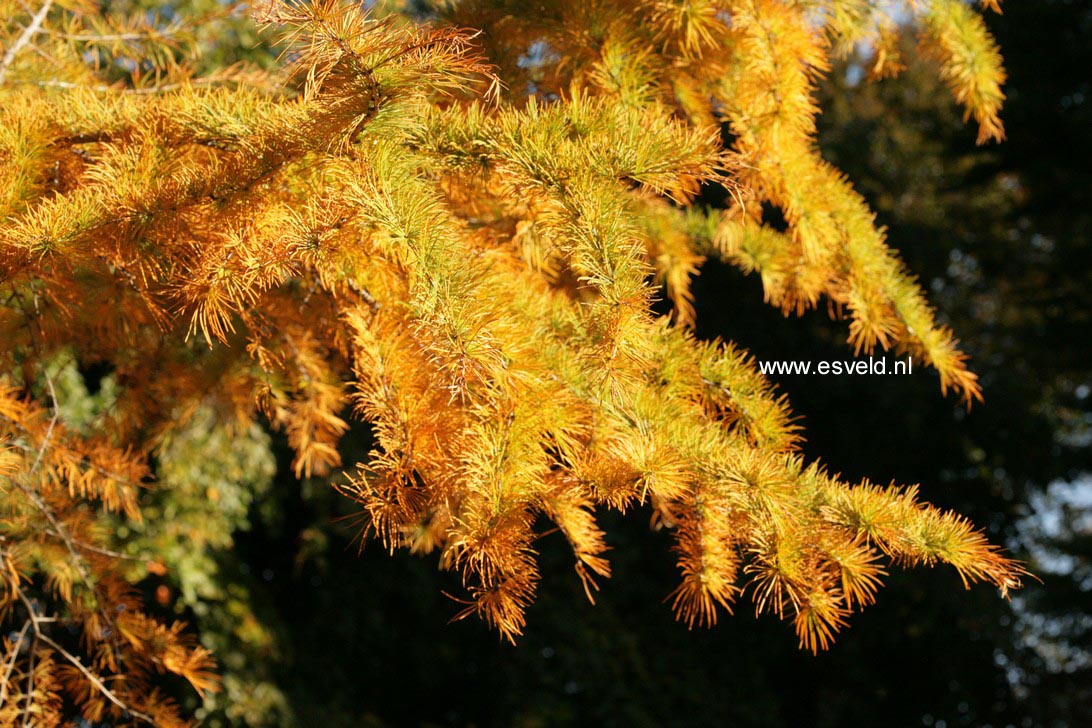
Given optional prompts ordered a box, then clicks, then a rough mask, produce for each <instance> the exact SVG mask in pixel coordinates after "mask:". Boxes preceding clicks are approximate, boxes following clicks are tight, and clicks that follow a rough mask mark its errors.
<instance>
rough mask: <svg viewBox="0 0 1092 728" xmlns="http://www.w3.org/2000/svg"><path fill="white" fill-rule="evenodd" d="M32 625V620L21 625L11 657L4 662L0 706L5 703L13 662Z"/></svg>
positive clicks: (13, 668)
mask: <svg viewBox="0 0 1092 728" xmlns="http://www.w3.org/2000/svg"><path fill="white" fill-rule="evenodd" d="M32 624H33V620H31V619H28V620H27V621H26V622H24V623H23V628H22V629H21V630H19V636H18V637H17V638H16V639H15V642H14V643H13V644H12V646H11V655H10V656H9V657H8V659H6V660H5V661H4V676H3V677H2V678H0V705H3V704H4V703H5V702H7V699H8V680H10V679H11V673H12V672H13V671H14V670H15V661H16V660H17V659H18V657H19V650H21V649H23V640H25V639H26V637H27V630H28V629H30V627H31V625H32Z"/></svg>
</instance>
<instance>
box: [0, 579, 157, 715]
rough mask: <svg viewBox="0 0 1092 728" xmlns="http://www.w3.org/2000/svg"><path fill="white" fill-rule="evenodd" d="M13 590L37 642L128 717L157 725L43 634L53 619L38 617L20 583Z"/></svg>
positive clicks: (30, 691) (32, 655)
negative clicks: (70, 666)
mask: <svg viewBox="0 0 1092 728" xmlns="http://www.w3.org/2000/svg"><path fill="white" fill-rule="evenodd" d="M11 588H12V591H14V592H15V595H16V596H17V597H19V601H21V602H22V603H23V606H24V607H25V608H26V610H27V613H28V614H29V615H30V626H31V628H32V629H33V630H34V639H35V642H38V641H41V642H44V643H45V644H47V645H49V646H50V647H51V648H53V649H54V650H55V651H56V652H57V653H59V654H60V655H61V657H63V658H64V659H66V660H68V662H69V663H70V664H71V665H72V666H73V667H75V668H76V669H77V670H79V671H80V672H81V673H83V676H84V677H85V678H87V681H88V682H89V683H91V684H92V685H93V686H94V687H95V689H97V690H98V691H99V692H100V693H102V694H103V697H105V698H106V699H107V700H109V701H110V702H111V703H113V704H114V705H116V706H117V707H118V708H120V709H121V710H123V711H125V712H126V713H127V714H128V715H130V716H132V717H134V718H139V719H141V720H143V721H145V722H147V723H151V724H153V725H154V724H155V719H154V718H152V716H150V715H148V714H147V713H142V712H141V711H139V710H134V709H133V708H130V707H129V706H128V705H126V704H125V702H124V701H122V699H121V698H119V697H118V696H117V695H115V694H114V692H113V691H112V690H110V688H108V687H107V686H106V683H104V682H103V681H102V678H100V677H99V676H98V675H96V674H95V673H94V672H92V671H91V669H90V668H88V667H87V666H86V665H84V664H83V661H82V660H80V658H79V657H77V656H76V655H73V654H72V653H71V652H69V651H68V650H66V649H65V648H64V647H62V646H61V645H60V644H58V643H57V642H56V641H54V640H53V639H52V638H51V637H50V636H49V635H47V634H45V633H44V632H42V628H41V626H40V625H41V623H43V622H47V621H52V619H51V618H47V617H40V616H39V615H38V611H37V610H36V609H35V608H34V604H33V603H32V602H31V601H30V599H28V598H27V595H26V594H25V593H23V590H22V589H20V588H19V585H18V583H16V582H15V581H14V580H13V581H12V582H11ZM24 629H25V627H24ZM33 653H34V650H33V649H32V650H31V659H32V660H33V658H34V654H33ZM33 677H34V670H33V668H32V669H31V670H30V679H31V680H33ZM30 685H31V689H30V690H29V691H28V696H27V700H28V701H29V700H30V699H31V697H30V694H29V693H32V692H33V682H31V683H30ZM23 717H24V720H23V724H24V725H27V721H28V720H29V718H30V714H29V711H28V712H27V713H26V714H25V715H24V716H23Z"/></svg>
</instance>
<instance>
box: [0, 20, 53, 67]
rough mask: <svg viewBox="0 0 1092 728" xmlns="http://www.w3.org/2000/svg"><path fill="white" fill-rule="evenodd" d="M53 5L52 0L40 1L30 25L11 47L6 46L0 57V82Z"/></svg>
mask: <svg viewBox="0 0 1092 728" xmlns="http://www.w3.org/2000/svg"><path fill="white" fill-rule="evenodd" d="M52 7H53V0H45V2H44V3H42V7H40V8H38V12H37V13H35V14H34V17H33V18H31V21H30V25H28V26H27V27H26V28H24V29H23V32H22V33H21V34H20V35H19V37H18V38H16V39H15V42H14V43H12V44H11V48H8V52H7V53H5V54H4V58H3V59H0V83H3V82H4V77H5V76H7V74H8V69H9V68H11V64H12V63H14V62H15V56H16V55H18V54H19V51H21V50H23V47H24V46H26V44H27V43H29V42H30V39H31V38H33V37H34V34H35V33H37V32H38V30H39V29H41V27H42V23H44V22H45V19H46V15H47V14H49V10H50V8H52Z"/></svg>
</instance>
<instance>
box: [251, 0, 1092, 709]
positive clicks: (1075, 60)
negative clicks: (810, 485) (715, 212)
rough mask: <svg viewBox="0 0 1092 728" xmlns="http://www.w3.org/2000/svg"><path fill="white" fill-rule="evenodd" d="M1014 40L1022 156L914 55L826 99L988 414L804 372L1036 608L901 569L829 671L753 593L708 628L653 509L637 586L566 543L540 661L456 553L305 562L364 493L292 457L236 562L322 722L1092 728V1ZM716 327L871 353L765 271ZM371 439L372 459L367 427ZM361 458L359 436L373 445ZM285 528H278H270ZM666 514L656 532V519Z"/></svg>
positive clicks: (550, 556)
mask: <svg viewBox="0 0 1092 728" xmlns="http://www.w3.org/2000/svg"><path fill="white" fill-rule="evenodd" d="M1004 10H1005V14H1004V15H1003V16H1000V17H996V16H991V17H990V19H989V22H990V24H991V26H992V28H993V30H994V32H995V34H996V36H997V38H998V40H999V42H1000V44H1001V46H1002V48H1003V52H1004V55H1005V59H1006V66H1007V68H1008V70H1009V73H1010V82H1009V84H1008V85H1007V88H1006V91H1007V94H1008V96H1009V101H1008V104H1007V106H1006V110H1005V114H1004V117H1005V121H1006V127H1007V131H1008V140H1007V141H1006V142H1005V143H1004V144H1002V145H992V146H988V147H982V148H978V147H975V146H974V129H972V128H969V127H967V126H965V125H964V124H963V122H962V119H961V114H960V112H959V111H958V109H956V108H955V107H954V105H953V104H952V103H951V102H950V101H949V99H948V95H947V93H946V91H945V89H944V88H943V87H942V86H941V85H940V84H939V83H938V82H937V81H936V80H935V71H934V70H933V69H929V68H926V67H922V66H918V65H914V64H911V67H910V68H909V69H908V70H907V72H906V73H905V74H904V75H903V76H902V77H900V78H899V79H897V80H888V81H884V82H882V83H878V84H875V83H860V82H859V80H860V76H861V73H860V68H858V67H856V66H855V65H854V64H853V62H852V61H850V62H847V64H846V65H845V66H843V67H840V68H838V69H836V71H835V72H834V73H832V75H831V78H832V81H831V82H830V84H829V86H828V87H827V88H826V89H825V90H824V95H825V101H824V109H825V114H824V116H823V117H822V131H821V143H822V145H823V147H824V150H825V153H826V156H827V158H828V159H830V160H831V161H832V162H833V163H834V164H835V165H837V166H838V167H840V168H841V169H842V170H843V171H845V172H846V173H847V174H848V175H849V177H850V178H851V179H852V180H854V182H855V183H856V185H857V188H858V189H859V190H860V191H861V192H862V193H863V194H864V195H865V196H866V197H867V198H868V200H869V202H870V204H871V205H872V206H873V209H874V210H876V211H877V213H878V216H879V220H880V223H881V224H883V225H886V226H887V227H888V228H889V239H890V243H891V244H892V245H893V246H894V247H895V248H897V249H898V250H899V251H900V253H901V255H902V258H903V260H904V261H905V262H906V264H907V265H908V267H909V268H910V269H911V270H912V271H914V272H915V273H916V274H917V275H918V276H919V277H920V280H921V283H922V285H923V286H924V287H925V288H926V290H927V291H928V293H929V295H930V297H931V300H932V301H933V303H934V305H935V306H936V307H937V309H938V311H939V312H940V315H941V318H942V319H943V320H945V321H947V322H948V323H950V325H951V326H952V328H953V329H954V330H955V331H956V332H957V334H958V335H959V336H960V338H961V339H962V340H963V342H964V347H965V350H966V351H968V352H969V353H970V354H971V355H972V357H973V360H972V361H973V366H974V369H975V370H976V371H977V372H978V373H979V374H980V376H981V378H982V383H983V385H984V390H985V397H986V402H985V404H984V405H979V406H976V407H974V408H973V409H972V410H971V411H970V412H969V413H968V412H967V411H966V410H965V409H964V408H963V407H962V406H961V405H960V404H959V403H958V402H957V401H956V400H955V399H954V398H952V397H948V398H942V397H941V396H940V394H939V391H938V390H939V388H938V382H937V379H936V377H935V375H934V374H933V373H932V372H931V371H929V370H927V369H925V368H924V367H915V370H914V374H913V375H912V376H896V377H892V376H888V377H860V376H857V377H817V376H812V377H781V378H777V380H778V383H779V384H780V385H781V387H782V389H783V390H784V391H785V392H787V393H788V395H789V397H790V400H791V402H792V404H793V408H794V410H795V412H796V413H797V414H799V415H801V416H802V418H803V424H804V426H805V432H806V435H807V438H808V439H807V444H806V446H805V452H806V454H807V455H808V456H809V457H818V458H821V459H822V460H823V461H824V462H825V463H826V464H827V465H828V466H829V468H830V469H831V470H833V471H834V472H840V473H842V474H843V475H844V476H846V477H847V478H849V479H851V480H854V479H859V478H862V477H865V476H868V477H870V478H872V479H874V480H879V481H881V482H882V481H885V480H886V479H892V480H894V481H897V482H900V483H921V484H922V487H923V495H924V496H925V498H927V499H928V500H930V501H932V502H934V503H937V504H938V505H942V506H946V507H952V508H955V509H958V510H959V511H960V512H962V513H964V514H966V515H968V516H969V517H971V518H972V519H973V520H974V521H975V522H976V523H977V524H979V525H981V526H983V527H985V528H987V530H988V531H989V532H990V535H991V538H992V539H993V540H994V541H996V542H1001V543H1005V544H1006V545H1008V546H1009V547H1010V548H1012V549H1013V550H1014V551H1015V552H1016V553H1017V555H1018V556H1020V557H1021V558H1024V559H1028V560H1029V568H1030V569H1031V570H1032V571H1033V572H1034V573H1035V574H1036V575H1037V576H1038V577H1039V578H1040V579H1041V580H1042V581H1041V583H1040V582H1036V581H1031V582H1030V583H1029V584H1028V585H1027V588H1026V589H1025V590H1024V591H1022V592H1021V593H1020V594H1019V595H1018V596H1017V597H1016V599H1014V600H1013V602H1011V603H1009V602H1005V601H1004V600H1002V599H1000V598H999V596H998V594H997V593H996V591H995V590H994V589H992V588H989V587H985V586H978V587H975V588H972V589H971V590H969V591H966V590H964V588H963V585H962V583H961V582H960V580H959V578H958V576H957V575H956V574H955V573H954V571H952V570H945V569H936V570H932V569H917V570H913V571H910V572H903V571H901V570H899V571H894V573H892V574H891V576H890V578H889V579H888V581H887V586H886V588H885V589H883V590H882V591H881V592H880V595H879V600H878V603H877V604H876V605H875V606H874V607H872V608H870V609H867V610H866V611H865V612H864V613H862V614H860V615H857V616H855V617H854V618H853V620H852V623H851V627H850V628H849V629H848V630H847V631H845V632H844V633H843V634H842V635H841V636H840V639H839V640H838V641H837V643H836V644H835V646H834V647H833V649H831V650H830V651H829V652H827V653H824V654H820V655H818V656H812V655H810V654H808V653H806V652H803V651H801V650H800V649H798V648H797V644H796V638H795V636H794V635H793V633H792V630H791V626H790V625H786V624H782V623H780V622H778V621H777V620H774V619H769V618H764V619H757V620H756V619H755V618H754V617H753V615H752V613H751V610H750V608H749V604H748V602H747V601H746V600H743V601H741V602H740V604H739V605H738V610H737V612H738V613H737V614H736V615H734V616H732V617H727V618H725V619H723V620H722V622H721V623H720V624H719V625H718V626H717V627H716V628H714V629H711V630H694V631H689V630H687V628H686V627H685V625H682V624H679V623H677V622H675V621H674V619H673V618H672V616H671V611H670V608H669V607H668V605H666V604H664V603H663V599H664V597H665V595H666V594H667V592H668V591H669V590H670V589H671V587H672V585H673V584H674V583H675V579H676V575H675V572H674V565H673V559H672V556H671V554H670V551H669V543H668V539H667V537H666V536H665V535H664V534H662V533H655V532H652V531H650V530H649V529H648V527H647V526H648V524H647V520H646V519H645V518H644V516H643V515H642V514H641V513H637V514H631V516H630V517H628V518H625V519H622V518H617V517H612V516H610V515H606V516H604V517H603V521H602V522H603V525H604V526H605V528H606V530H607V531H608V535H609V539H610V543H611V546H612V547H613V548H614V551H613V552H612V553H611V560H612V565H613V570H614V576H613V578H612V579H610V580H609V581H608V582H606V583H605V584H604V585H603V589H602V591H601V592H600V593H599V595H598V598H597V602H598V603H597V604H596V605H594V606H593V605H590V604H589V603H588V602H587V600H586V598H585V597H584V595H583V591H582V588H581V586H580V583H579V580H578V579H577V578H576V576H575V574H574V573H573V572H572V566H571V555H570V554H568V553H567V551H566V548H565V547H564V543H563V540H562V539H561V538H560V537H559V536H557V535H556V534H555V535H553V536H547V537H545V538H543V539H542V541H541V544H540V545H541V550H542V569H543V572H544V574H545V578H544V580H543V582H542V585H541V589H540V594H539V597H538V600H537V602H536V603H535V604H534V606H533V607H532V608H531V609H530V610H529V613H528V628H527V630H526V634H525V636H524V637H523V639H522V640H521V641H520V643H519V645H518V646H515V647H513V646H511V645H509V644H507V643H504V642H501V641H500V640H499V638H498V637H497V635H496V634H495V633H492V632H490V631H488V630H487V629H486V627H485V626H483V625H482V624H480V623H478V622H477V621H474V620H467V621H464V622H458V623H454V624H448V620H449V619H450V618H451V616H452V615H453V614H454V613H455V612H457V611H458V605H456V604H455V603H454V602H452V601H451V600H450V599H448V598H447V597H445V596H444V595H443V593H442V592H443V591H445V590H446V591H457V587H458V585H457V583H456V582H455V577H453V576H451V575H448V574H443V573H439V572H438V571H437V570H436V566H435V561H434V560H433V559H419V558H415V557H412V556H409V555H407V554H404V553H398V554H395V555H394V556H393V557H391V556H389V555H388V554H387V553H386V552H385V551H384V550H383V549H382V548H381V547H380V546H379V545H378V544H374V545H370V546H368V547H367V548H366V549H365V550H364V551H363V553H362V554H359V555H358V544H357V543H354V542H353V537H354V536H355V535H356V529H354V527H353V525H352V524H351V522H339V525H337V526H335V529H334V530H335V535H334V536H333V537H331V538H330V540H329V541H328V542H326V543H325V544H324V545H323V547H322V548H317V549H311V550H309V551H307V553H309V554H311V556H309V557H308V558H305V559H303V560H300V552H301V544H303V542H304V541H305V540H306V537H307V534H310V533H312V532H313V531H312V529H313V528H314V527H315V526H316V524H317V525H318V526H319V527H322V528H325V529H326V530H327V531H328V530H329V528H328V525H327V524H329V522H330V521H331V520H332V519H334V518H336V517H337V516H339V515H340V514H341V510H340V509H341V508H342V501H341V500H339V499H338V496H336V495H334V494H332V493H331V492H330V491H329V489H328V487H326V486H321V487H320V486H319V485H317V484H315V483H303V484H300V483H297V482H296V481H295V480H294V479H293V478H292V477H291V476H290V475H289V474H288V473H289V469H288V467H287V463H288V460H289V459H290V455H289V454H288V452H287V449H286V448H285V447H284V445H283V443H279V450H280V452H281V455H282V457H281V462H280V463H279V466H280V467H279V472H280V473H281V474H282V475H279V476H278V480H277V483H276V486H275V487H274V488H273V489H272V490H271V493H273V494H276V495H275V496H270V497H273V498H275V499H277V500H276V503H275V505H276V506H277V507H276V508H273V509H271V508H270V504H269V503H265V504H263V506H262V512H261V513H259V512H258V511H257V510H255V513H254V515H253V517H252V519H251V521H252V522H253V524H254V525H253V527H252V529H251V530H250V531H249V532H248V533H246V534H241V535H239V537H238V538H237V547H236V551H235V552H234V554H233V558H236V559H240V562H241V564H242V566H241V568H242V570H243V571H244V572H246V573H247V574H250V575H251V577H252V583H253V584H254V585H255V588H256V589H258V587H259V586H260V590H259V591H260V592H261V593H260V595H259V597H258V598H257V601H258V602H260V605H259V606H260V609H261V611H262V613H263V615H264V618H265V619H267V620H268V621H269V623H270V624H275V625H278V627H277V630H278V634H279V636H280V642H281V643H282V647H281V648H280V649H279V650H278V652H277V654H276V655H275V656H273V657H270V659H269V661H268V664H266V665H265V666H263V668H262V669H263V671H264V672H266V673H267V674H268V676H269V679H270V680H272V681H273V682H275V683H276V684H277V685H278V686H279V687H280V689H281V690H283V691H284V694H285V695H286V696H287V698H288V706H287V707H286V708H285V712H284V718H283V720H285V721H286V722H287V721H288V720H289V715H291V716H294V720H295V721H296V722H298V723H299V724H301V725H307V726H310V725H314V726H329V727H330V728H334V727H335V726H359V725H372V724H374V725H395V726H401V725H422V726H423V725H478V726H494V725H496V726H508V725H520V726H539V725H542V726H555V725H603V726H631V725H634V726H641V725H673V726H685V725H695V726H697V725H740V726H811V725H816V726H842V725H886V726H936V728H944V727H945V726H957V725H960V726H962V725H967V726H983V725H993V726H1004V725H1018V726H1024V725H1027V726H1032V725H1034V726H1039V725H1042V726H1083V725H1092V655H1090V647H1089V645H1090V644H1092V641H1090V640H1089V637H1090V636H1092V634H1090V625H1092V599H1090V591H1092V577H1090V573H1092V567H1090V561H1089V557H1090V556H1092V522H1090V517H1089V515H1088V513H1089V510H1088V506H1089V505H1090V503H1089V501H1090V500H1092V496H1090V493H1092V477H1090V476H1089V472H1090V471H1092V462H1090V456H1089V447H1088V445H1089V442H1090V441H1092V438H1090V423H1092V419H1090V403H1092V398H1090V397H1089V387H1090V386H1092V381H1090V379H1092V377H1090V372H1092V345H1090V343H1089V342H1092V326H1090V323H1092V320H1090V316H1092V306H1090V305H1089V304H1090V298H1092V273H1090V271H1092V265H1090V263H1092V260H1090V258H1092V247H1090V246H1089V230H1090V220H1089V214H1090V210H1092V193H1090V190H1092V179H1090V169H1092V149H1090V148H1089V137H1090V136H1092V114H1090V103H1092V89H1090V83H1089V77H1090V69H1092V53H1090V51H1089V45H1090V41H1092V7H1090V3H1088V2H1080V1H1070V2H1066V1H1063V0H1050V1H1043V0H1038V1H1036V2H1017V1H1016V0H1011V1H1010V2H1008V3H1006V4H1005V6H1004ZM695 291H696V294H697V302H698V321H699V325H698V332H699V334H700V335H701V336H703V337H714V336H721V337H723V338H726V339H730V340H732V341H736V342H739V343H740V344H742V345H744V346H746V347H747V348H749V349H750V351H751V352H752V353H753V354H754V355H755V356H756V357H757V358H759V359H788V360H791V359H801V360H810V361H819V360H822V359H845V358H849V351H848V349H847V347H846V346H845V344H844V340H845V336H846V329H845V324H844V322H843V323H840V322H831V321H830V320H829V319H828V318H827V315H826V312H825V311H819V312H813V313H811V314H808V315H806V316H804V317H803V318H801V319H796V318H791V319H786V318H784V317H782V316H781V315H780V313H779V312H777V311H775V310H773V309H771V308H769V307H766V306H765V305H764V304H763V303H762V291H761V286H760V283H759V281H758V280H757V279H756V278H753V277H752V278H746V277H744V276H742V275H741V274H739V273H738V272H737V271H735V270H733V269H729V268H727V267H725V266H723V265H720V264H718V263H715V262H709V263H707V264H706V265H705V267H704V269H703V271H702V273H701V276H700V278H699V279H698V280H697V283H696V286H695ZM354 437H355V439H353V438H350V440H349V442H347V443H346V444H345V448H346V450H347V455H351V452H352V451H353V450H354V447H356V448H358V447H362V446H363V443H364V442H366V440H367V433H366V432H359V433H355V434H354ZM354 443H355V444H354ZM1082 499H1083V508H1082ZM272 511H276V512H279V514H280V515H279V516H276V517H269V516H268V514H269V513H270V512H272ZM645 515H647V514H645Z"/></svg>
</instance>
